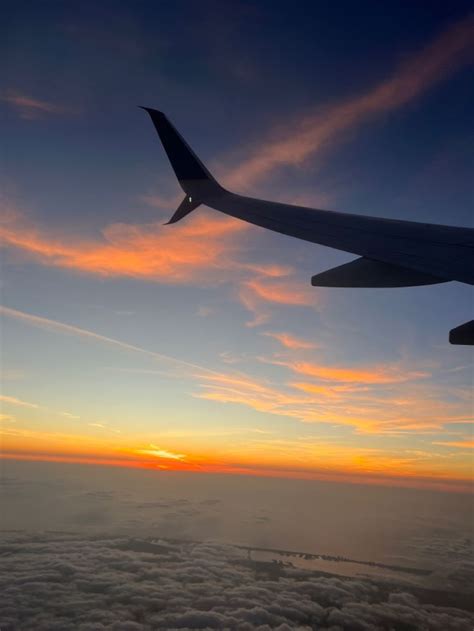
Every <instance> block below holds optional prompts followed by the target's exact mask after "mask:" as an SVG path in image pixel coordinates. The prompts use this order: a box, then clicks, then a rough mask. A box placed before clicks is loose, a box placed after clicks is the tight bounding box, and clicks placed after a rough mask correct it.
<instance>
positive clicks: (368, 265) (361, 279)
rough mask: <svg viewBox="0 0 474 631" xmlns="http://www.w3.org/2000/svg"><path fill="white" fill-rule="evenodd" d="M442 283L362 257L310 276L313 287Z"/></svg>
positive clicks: (419, 273)
mask: <svg viewBox="0 0 474 631" xmlns="http://www.w3.org/2000/svg"><path fill="white" fill-rule="evenodd" d="M444 282H446V280H445V279H443V278H438V277H437V276H432V275H431V274H425V273H423V272H417V271H415V270H413V269H409V268H407V267H401V266H399V265H392V264H390V263H382V262H381V261H374V260H372V259H368V258H365V257H363V256H362V257H360V258H358V259H354V260H353V261H350V262H349V263H344V264H343V265H339V266H338V267H333V268H332V269H329V270H326V271H325V272H321V273H320V274H316V275H315V276H313V277H312V278H311V284H312V285H313V287H373V288H376V287H380V288H382V287H415V286H417V285H435V284H436V283H444Z"/></svg>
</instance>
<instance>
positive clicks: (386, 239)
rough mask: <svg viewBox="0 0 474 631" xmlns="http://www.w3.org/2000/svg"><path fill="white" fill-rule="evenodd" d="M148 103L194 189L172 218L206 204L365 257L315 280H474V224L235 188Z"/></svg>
mask: <svg viewBox="0 0 474 631" xmlns="http://www.w3.org/2000/svg"><path fill="white" fill-rule="evenodd" d="M143 109H145V110H146V111H147V112H148V113H149V115H150V117H151V119H152V121H153V123H154V125H155V128H156V130H157V132H158V135H159V137H160V139H161V142H162V143H163V146H164V149H165V151H166V153H167V155H168V158H169V160H170V162H171V166H172V167H173V169H174V172H175V174H176V177H177V178H178V181H179V183H180V185H181V188H182V189H183V191H184V192H185V195H186V196H185V198H184V199H183V201H182V203H181V205H180V206H179V208H178V210H177V211H176V212H175V214H174V215H173V217H172V218H171V219H170V221H169V222H168V223H175V222H177V221H179V220H180V219H182V218H183V217H185V216H186V215H188V214H189V213H190V212H191V211H193V210H194V209H195V208H197V207H198V206H199V205H201V204H204V205H206V206H209V207H210V208H213V209H215V210H219V211H221V212H223V213H225V214H227V215H230V216H232V217H237V218H238V219H242V220H244V221H247V222H249V223H252V224H255V225H257V226H261V227H263V228H267V229H269V230H273V231H275V232H280V233H282V234H286V235H289V236H292V237H296V238H298V239H303V240H304V241H310V242H312V243H318V244H320V245H325V246H328V247H332V248H336V249H338V250H343V251H345V252H351V253H353V254H356V255H358V257H359V258H357V259H355V260H354V261H351V262H350V263H346V264H344V265H341V266H339V267H336V268H333V269H331V270H328V271H326V272H322V273H321V274H317V275H315V276H313V278H312V281H311V282H312V285H314V286H322V287H408V286H415V285H430V284H435V283H444V282H448V281H452V280H456V281H459V282H462V283H467V284H470V285H473V284H474V229H472V228H460V227H454V226H443V225H438V224H427V223H418V222H414V221H400V220H394V219H383V218H378V217H369V216H364V215H354V214H348V213H341V212H335V211H328V210H320V209H316V208H305V207H301V206H293V205H290V204H281V203H278V202H272V201H266V200H262V199H256V198H252V197H245V196H243V195H238V194H236V193H232V192H230V191H228V190H226V189H225V188H223V187H222V186H221V185H220V184H219V183H218V182H217V181H216V180H215V179H214V177H213V176H212V175H211V174H210V172H209V171H208V170H207V168H206V167H205V166H204V164H203V163H202V162H201V161H200V159H199V158H198V157H197V156H196V154H195V153H194V152H193V150H192V149H191V148H190V146H189V145H188V144H187V142H186V141H185V140H184V138H183V137H182V136H181V134H180V133H179V132H178V131H177V130H176V129H175V128H174V127H173V125H172V124H171V123H170V121H169V120H168V119H167V117H166V116H165V115H164V114H163V113H162V112H159V111H158V110H155V109H151V108H143ZM466 324H467V325H469V326H467V327H466V328H465V329H463V334H462V335H459V334H458V335H456V334H455V333H454V334H453V335H451V336H450V341H451V343H455V344H456V343H457V344H459V343H460V344H474V330H473V325H472V322H471V323H466ZM462 326H465V325H462ZM457 328H459V327H457ZM453 331H456V329H453Z"/></svg>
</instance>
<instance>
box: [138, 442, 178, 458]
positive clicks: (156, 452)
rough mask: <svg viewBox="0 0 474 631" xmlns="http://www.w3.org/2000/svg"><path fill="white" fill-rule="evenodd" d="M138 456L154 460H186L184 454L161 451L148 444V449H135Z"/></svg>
mask: <svg viewBox="0 0 474 631" xmlns="http://www.w3.org/2000/svg"><path fill="white" fill-rule="evenodd" d="M136 452H137V453H138V454H144V455H146V456H155V457H156V458H165V459H170V460H183V459H184V458H186V455H185V454H177V453H174V452H172V451H167V450H166V449H161V448H160V447H157V446H156V445H153V444H150V446H149V448H148V449H137V450H136Z"/></svg>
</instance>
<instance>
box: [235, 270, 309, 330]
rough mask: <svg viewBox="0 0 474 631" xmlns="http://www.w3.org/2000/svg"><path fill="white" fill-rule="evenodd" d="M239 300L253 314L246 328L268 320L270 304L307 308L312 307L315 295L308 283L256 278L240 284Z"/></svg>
mask: <svg viewBox="0 0 474 631" xmlns="http://www.w3.org/2000/svg"><path fill="white" fill-rule="evenodd" d="M239 299H240V302H241V303H242V304H243V305H244V307H245V308H246V309H248V310H249V311H251V312H252V313H253V314H254V319H253V320H251V321H250V322H247V325H248V326H258V325H260V324H264V323H265V322H267V321H268V320H269V319H270V311H269V309H268V306H269V303H270V304H273V305H275V304H278V305H288V306H300V307H309V306H314V305H315V304H316V300H317V293H316V291H315V290H314V288H312V287H311V285H310V284H309V283H308V284H307V285H304V284H302V283H300V282H298V281H295V280H277V281H275V280H270V279H269V278H265V279H264V278H262V277H259V276H256V277H254V278H251V279H249V280H247V281H244V282H242V283H241V284H240V289H239Z"/></svg>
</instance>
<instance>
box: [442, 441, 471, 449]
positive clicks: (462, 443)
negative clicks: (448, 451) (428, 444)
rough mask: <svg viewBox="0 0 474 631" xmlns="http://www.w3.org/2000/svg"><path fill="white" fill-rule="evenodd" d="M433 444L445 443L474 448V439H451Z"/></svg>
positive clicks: (461, 447)
mask: <svg viewBox="0 0 474 631" xmlns="http://www.w3.org/2000/svg"><path fill="white" fill-rule="evenodd" d="M433 445H444V446H446V447H459V448H460V449H474V440H472V439H470V440H469V439H466V440H450V441H437V442H434V443H433Z"/></svg>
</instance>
